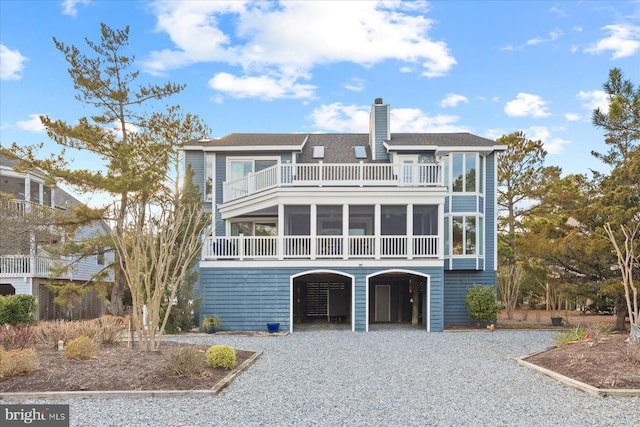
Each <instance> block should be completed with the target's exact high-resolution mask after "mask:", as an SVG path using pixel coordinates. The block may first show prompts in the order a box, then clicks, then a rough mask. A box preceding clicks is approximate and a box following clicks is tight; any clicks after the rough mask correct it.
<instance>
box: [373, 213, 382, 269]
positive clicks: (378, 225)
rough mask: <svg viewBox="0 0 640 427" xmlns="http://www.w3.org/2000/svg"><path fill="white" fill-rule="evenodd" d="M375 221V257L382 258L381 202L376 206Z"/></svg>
mask: <svg viewBox="0 0 640 427" xmlns="http://www.w3.org/2000/svg"><path fill="white" fill-rule="evenodd" d="M373 223H374V230H373V236H374V240H375V258H376V259H380V252H381V250H380V233H381V230H382V208H381V207H380V204H376V205H375V207H374V214H373Z"/></svg>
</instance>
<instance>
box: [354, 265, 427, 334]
mask: <svg viewBox="0 0 640 427" xmlns="http://www.w3.org/2000/svg"><path fill="white" fill-rule="evenodd" d="M429 293H430V283H429V276H428V275H427V274H423V273H418V272H415V271H409V270H387V271H382V272H378V273H375V274H371V275H369V276H367V308H366V310H367V330H369V326H370V325H385V324H386V325H392V324H397V325H401V324H402V325H413V326H416V327H423V326H426V328H427V330H430V322H429V315H430V307H429V304H430V296H429Z"/></svg>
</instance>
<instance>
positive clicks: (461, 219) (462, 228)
mask: <svg viewBox="0 0 640 427" xmlns="http://www.w3.org/2000/svg"><path fill="white" fill-rule="evenodd" d="M483 228H484V221H483V218H482V217H481V216H476V215H456V216H452V217H451V235H450V234H449V232H448V227H445V234H444V237H445V252H446V253H450V254H451V255H483V246H484V232H483ZM449 238H450V239H449ZM449 249H450V252H449Z"/></svg>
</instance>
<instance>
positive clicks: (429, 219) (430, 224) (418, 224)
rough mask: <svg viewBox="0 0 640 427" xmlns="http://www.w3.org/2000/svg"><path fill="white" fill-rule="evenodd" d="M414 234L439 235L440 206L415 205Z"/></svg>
mask: <svg viewBox="0 0 640 427" xmlns="http://www.w3.org/2000/svg"><path fill="white" fill-rule="evenodd" d="M413 235H414V236H437V235H438V207H437V206H433V205H414V206H413Z"/></svg>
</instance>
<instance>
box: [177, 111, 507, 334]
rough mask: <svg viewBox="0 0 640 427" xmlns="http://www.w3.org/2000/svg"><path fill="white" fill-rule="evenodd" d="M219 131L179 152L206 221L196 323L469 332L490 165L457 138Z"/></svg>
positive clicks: (483, 260)
mask: <svg viewBox="0 0 640 427" xmlns="http://www.w3.org/2000/svg"><path fill="white" fill-rule="evenodd" d="M391 126H392V124H391V123H390V107H389V105H388V104H383V103H382V99H376V100H375V104H374V105H373V106H372V107H371V117H370V128H369V134H237V133H234V134H231V135H228V136H225V137H223V138H219V139H204V140H198V141H191V142H190V143H189V144H187V146H186V147H185V148H184V151H185V159H186V163H187V164H188V165H190V166H191V168H192V169H193V170H194V172H195V175H194V180H195V183H196V184H198V185H199V186H200V188H201V190H202V191H203V193H204V194H203V197H204V200H205V209H211V210H212V211H213V224H212V227H211V229H210V230H209V232H208V233H207V236H206V237H205V240H204V247H203V251H202V258H201V261H200V264H199V270H200V279H199V285H198V290H197V291H198V292H199V294H200V296H201V297H202V308H201V313H202V315H205V314H216V315H218V316H219V317H220V319H221V320H222V321H223V322H224V325H225V328H226V329H230V330H265V329H266V328H267V327H266V324H267V322H269V323H271V322H278V323H280V327H281V329H284V330H289V331H294V330H295V328H296V326H297V325H300V324H304V323H308V322H314V321H322V322H342V323H345V324H350V326H351V329H352V330H354V331H367V330H368V329H369V325H371V324H374V323H404V322H406V323H414V324H421V325H422V327H423V328H425V329H426V330H427V331H442V330H443V329H444V326H445V324H457V323H467V322H469V321H470V320H469V318H468V315H467V312H466V309H465V295H466V292H467V289H468V288H469V287H471V286H473V285H474V284H485V285H492V286H495V284H496V270H497V260H496V258H497V245H496V242H497V237H496V161H497V158H496V155H497V153H498V152H499V151H502V150H505V149H506V146H503V145H498V144H497V143H496V142H495V141H492V140H489V139H485V138H482V137H479V136H475V135H471V134H469V133H429V134H417V133H391Z"/></svg>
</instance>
